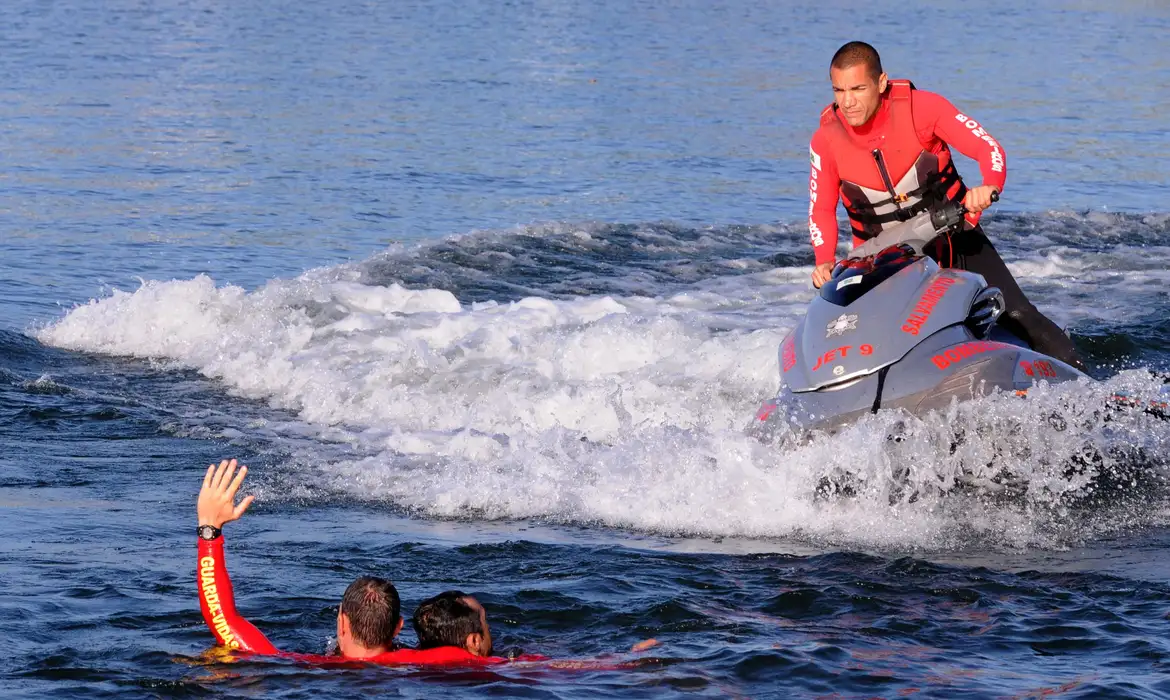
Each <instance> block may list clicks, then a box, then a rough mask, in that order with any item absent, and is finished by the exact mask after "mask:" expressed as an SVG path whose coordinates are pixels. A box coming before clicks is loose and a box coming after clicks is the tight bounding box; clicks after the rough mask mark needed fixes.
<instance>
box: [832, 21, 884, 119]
mask: <svg viewBox="0 0 1170 700" xmlns="http://www.w3.org/2000/svg"><path fill="white" fill-rule="evenodd" d="M829 80H830V81H831V82H832V83H833V101H834V102H836V103H837V109H838V110H839V111H840V112H841V116H842V117H844V118H845V122H846V123H847V124H849V126H852V127H858V126H862V125H863V124H865V123H867V122H868V121H869V120H870V119H873V115H875V114H877V111H878V107H880V106H881V104H882V94H883V93H884V92H885V91H886V85H887V82H888V77H887V76H886V74H885V72H884V71H882V59H881V56H878V52H877V49H875V48H874V47H872V46H870V45H869V44H867V43H865V42H864V41H851V42H849V43H848V44H845V45H844V46H842V47H841V48H839V49H837V53H835V54H833V60H832V61H830V62H829Z"/></svg>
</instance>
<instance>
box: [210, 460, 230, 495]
mask: <svg viewBox="0 0 1170 700" xmlns="http://www.w3.org/2000/svg"><path fill="white" fill-rule="evenodd" d="M225 469H227V460H226V459H223V460H220V462H219V466H218V467H215V476H213V477H211V488H212V489H214V490H217V491H218V490H219V482H220V481H223V472H224V470H225Z"/></svg>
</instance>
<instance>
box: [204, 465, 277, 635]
mask: <svg viewBox="0 0 1170 700" xmlns="http://www.w3.org/2000/svg"><path fill="white" fill-rule="evenodd" d="M235 471H236V460H234V459H233V460H226V459H225V460H223V461H222V462H220V463H219V466H218V467H216V465H214V464H212V465H211V466H210V467H208V469H207V474H205V475H204V477H203V488H202V489H201V490H200V491H199V505H198V513H199V573H198V583H199V608H200V610H201V611H202V612H203V621H204V622H206V623H207V628H208V629H209V630H211V633H212V634H213V635H215V640H216V641H217V642H218V643H219V644H221V645H223V646H225V647H228V648H230V649H239V650H240V651H247V652H252V653H254V654H276V653H278V652H279V650H278V649H277V648H276V647H275V646H273V645H272V642H270V641H268V638H267V637H265V636H264V634H263V633H261V632H260V630H258V629H256V627H255V626H253V625H252V623H250V622H248V621H247V620H245V619H244V618H243V617H241V616H240V614H239V612H237V611H236V601H235V596H234V595H233V593H232V581H231V579H230V578H229V577H228V572H227V566H226V565H225V563H224V555H223V533H222V528H223V526H224V524H226V523H229V522H231V521H233V520H236V519H237V518H239V517H240V516H241V515H243V514H244V511H246V510H247V509H248V506H249V505H251V504H252V496H248V497H246V498H245V499H244V500H242V501H240V503H239V505H236V504H235V499H236V491H238V490H239V488H240V484H242V483H243V482H244V476H245V475H246V474H247V473H248V468H247V467H240V471H239V473H238V474H234V478H233V473H234V472H235Z"/></svg>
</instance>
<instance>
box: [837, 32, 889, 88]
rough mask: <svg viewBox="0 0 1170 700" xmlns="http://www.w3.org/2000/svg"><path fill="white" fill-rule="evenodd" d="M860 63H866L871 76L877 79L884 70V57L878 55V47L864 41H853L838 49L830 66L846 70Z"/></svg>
mask: <svg viewBox="0 0 1170 700" xmlns="http://www.w3.org/2000/svg"><path fill="white" fill-rule="evenodd" d="M858 64H862V65H864V66H865V67H866V69H867V70H868V72H869V77H871V78H873V79H874V80H877V79H878V78H879V77H880V76H881V74H882V72H883V71H882V57H881V56H879V55H878V52H877V49H875V48H874V47H872V46H870V45H869V44H867V43H865V42H864V41H851V42H849V43H848V44H845V45H844V46H842V47H841V48H839V49H837V53H835V54H833V60H832V61H831V62H830V63H829V66H830V67H831V68H836V69H837V70H845V69H846V68H852V67H853V66H856V65H858Z"/></svg>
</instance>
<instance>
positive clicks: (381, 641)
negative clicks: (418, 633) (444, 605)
mask: <svg viewBox="0 0 1170 700" xmlns="http://www.w3.org/2000/svg"><path fill="white" fill-rule="evenodd" d="M401 630H402V603H401V601H400V600H399V599H398V590H397V589H396V588H394V584H392V583H390V582H389V581H387V580H386V579H382V578H375V577H373V576H362V577H361V578H359V579H358V580H356V581H354V582H353V583H351V584H349V588H347V589H345V595H344V596H342V598H341V609H340V610H339V611H338V613H337V649H338V651H340V652H341V655H342V656H346V657H350V658H363V657H368V656H377V655H378V654H382V653H385V652H387V651H391V650H392V649H393V648H394V638H395V637H396V636H398V633H399V632H400V631H401Z"/></svg>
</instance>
